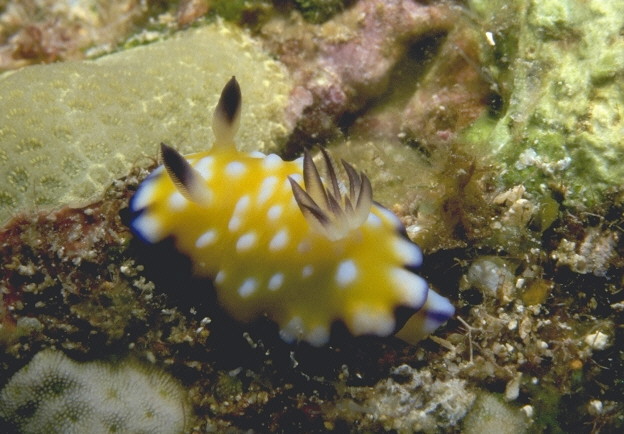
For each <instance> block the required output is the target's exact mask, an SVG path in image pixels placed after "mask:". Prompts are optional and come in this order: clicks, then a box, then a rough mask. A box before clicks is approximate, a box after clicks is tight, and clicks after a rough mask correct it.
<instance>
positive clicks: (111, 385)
mask: <svg viewBox="0 0 624 434" xmlns="http://www.w3.org/2000/svg"><path fill="white" fill-rule="evenodd" d="M0 426H4V427H5V428H7V429H8V427H11V429H12V430H16V431H17V432H22V433H32V434H44V433H46V434H47V433H68V432H75V433H78V432H90V433H94V434H100V433H102V434H104V433H110V432H137V433H138V432H146V433H147V432H149V433H163V434H173V433H184V432H187V429H188V427H189V426H190V408H189V403H188V400H187V397H186V392H185V390H184V389H183V388H182V387H181V386H180V385H179V384H178V383H177V382H176V381H175V380H173V378H171V376H169V375H168V374H166V373H165V372H164V371H160V370H159V369H157V368H155V367H153V366H145V365H142V364H139V363H132V362H129V361H124V362H117V363H115V364H112V363H106V362H101V361H95V362H83V363H78V362H75V361H73V360H71V359H70V358H68V357H67V356H65V355H64V354H63V353H62V352H60V351H55V350H43V351H41V352H39V353H37V355H35V356H34V357H33V359H32V360H31V361H30V362H29V363H28V365H26V366H25V367H24V368H22V369H21V370H20V371H18V372H17V373H16V374H15V375H13V377H11V379H10V380H9V382H8V383H7V384H6V385H5V386H4V388H3V389H2V391H1V392H0Z"/></svg>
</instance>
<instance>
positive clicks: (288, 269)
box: [130, 77, 454, 346]
mask: <svg viewBox="0 0 624 434" xmlns="http://www.w3.org/2000/svg"><path fill="white" fill-rule="evenodd" d="M240 111H241V93H240V88H239V85H238V83H237V82H236V79H235V78H234V77H232V79H231V80H230V81H229V82H228V83H227V85H226V86H225V88H224V89H223V92H222V94H221V97H220V100H219V102H218V104H217V107H216V109H215V113H214V115H213V121H212V128H213V131H214V135H215V142H214V145H213V146H212V149H211V150H209V151H206V152H199V153H195V154H191V155H187V156H182V155H180V154H179V153H178V152H177V151H175V150H174V149H172V148H171V147H169V146H167V145H165V144H162V145H161V156H162V160H163V165H162V166H160V167H158V168H157V169H156V170H154V172H153V173H152V174H150V176H148V178H146V179H145V181H144V182H143V183H142V184H141V185H140V186H139V188H138V190H137V192H136V193H135V195H134V197H133V198H132V199H131V201H130V210H131V212H132V214H133V217H132V221H131V223H130V226H131V229H132V231H133V232H134V234H136V235H137V236H138V237H140V238H141V239H143V240H144V241H145V242H147V243H157V242H159V241H162V240H164V239H165V238H169V237H173V240H174V243H175V246H176V248H177V249H178V250H179V251H180V252H181V253H183V254H184V255H186V256H188V257H189V258H190V260H191V262H192V266H193V272H194V273H195V274H196V275H198V276H201V277H208V278H210V279H212V280H213V282H214V286H215V291H216V296H217V300H218V302H219V303H220V305H221V306H222V307H223V308H224V309H225V310H226V311H227V312H228V313H229V314H230V315H231V316H232V317H233V318H235V319H237V320H240V321H243V322H248V321H252V320H254V319H256V318H258V317H259V316H262V315H266V316H267V317H269V318H270V319H271V320H273V321H274V322H275V323H277V325H278V326H279V329H280V336H281V337H282V338H283V339H284V340H285V341H287V342H292V341H295V340H304V341H307V342H308V343H310V344H312V345H314V346H320V345H324V344H326V343H327V342H328V340H329V337H330V332H331V329H332V324H334V323H335V322H337V321H342V323H343V324H344V325H345V326H346V328H347V329H348V330H349V331H350V332H351V333H352V334H353V335H356V336H357V335H368V334H372V335H379V336H388V335H390V334H392V333H394V332H395V331H396V330H397V328H398V327H399V326H400V325H401V324H399V323H398V321H397V316H396V312H397V310H398V309H399V308H407V309H408V311H410V310H411V311H413V312H418V313H417V314H416V315H415V319H414V320H412V321H415V324H416V325H415V326H414V325H412V328H413V329H416V334H419V335H421V336H424V335H427V334H428V333H430V332H432V331H433V330H435V328H437V327H438V326H439V325H441V324H442V323H444V322H445V321H446V320H447V319H448V318H449V317H450V316H452V315H453V313H454V308H453V306H452V305H451V303H450V302H449V301H448V300H447V299H446V298H444V297H442V296H440V295H438V294H436V293H435V292H434V291H433V290H431V289H429V287H428V285H427V283H426V282H425V281H424V279H422V278H421V277H420V276H418V275H417V274H415V273H414V272H413V271H412V270H413V269H414V267H417V266H419V265H420V264H421V261H422V254H421V251H420V249H419V248H418V247H417V246H416V245H415V244H413V243H411V242H410V241H409V240H408V239H407V238H406V236H404V235H403V234H404V229H403V226H402V225H401V223H400V221H399V219H398V218H397V217H396V216H395V215H393V214H392V213H391V212H390V211H388V210H387V209H385V208H383V207H382V206H380V205H378V204H376V203H375V202H373V200H372V188H371V184H370V181H369V180H368V178H367V177H366V176H365V175H364V174H363V173H358V172H357V171H356V170H355V169H354V168H353V167H352V166H350V165H349V164H347V163H346V162H343V163H342V164H343V166H344V171H345V173H346V177H345V179H346V182H341V181H340V180H339V177H338V175H337V168H336V167H335V166H334V164H333V163H332V161H331V159H330V157H329V156H328V154H327V152H326V151H324V150H323V151H322V153H321V157H322V158H321V161H320V162H319V164H318V165H317V164H316V163H315V162H314V160H313V158H312V157H311V155H310V154H309V153H308V152H305V155H304V156H303V157H302V158H299V159H297V160H294V161H284V160H282V159H281V158H280V157H279V156H277V155H276V154H269V155H265V154H264V153H261V152H250V153H243V152H239V151H238V150H237V149H236V146H235V143H234V135H235V133H236V131H237V129H238V125H239V119H240ZM323 168H324V171H323V170H321V171H319V169H323ZM321 174H323V176H322V175H321ZM402 233H403V234H402ZM404 310H405V309H403V311H404Z"/></svg>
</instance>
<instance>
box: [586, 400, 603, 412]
mask: <svg viewBox="0 0 624 434" xmlns="http://www.w3.org/2000/svg"><path fill="white" fill-rule="evenodd" d="M587 411H588V412H589V414H591V415H592V416H599V415H601V414H602V401H599V400H598V399H592V400H591V401H589V404H587Z"/></svg>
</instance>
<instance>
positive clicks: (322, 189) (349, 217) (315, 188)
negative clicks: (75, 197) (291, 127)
mask: <svg viewBox="0 0 624 434" xmlns="http://www.w3.org/2000/svg"><path fill="white" fill-rule="evenodd" d="M321 153H322V156H323V162H324V165H325V172H326V174H327V177H328V178H329V186H325V184H324V183H323V180H322V178H321V176H320V174H319V171H318V168H317V167H316V164H315V163H314V160H313V159H312V157H311V155H310V153H309V152H308V151H307V150H305V151H304V157H303V182H304V185H305V190H304V189H303V188H302V187H301V186H300V185H299V184H298V183H297V182H296V181H295V180H294V179H292V177H288V180H289V181H290V185H291V186H292V190H293V195H294V196H295V200H296V201H297V205H299V209H301V212H302V213H303V215H304V217H305V218H306V220H307V221H308V222H309V223H310V225H311V226H312V227H313V228H314V229H315V230H317V232H320V233H322V234H324V235H325V236H326V237H327V238H328V239H330V240H332V241H333V240H339V239H341V238H344V237H345V236H346V235H347V234H348V233H349V232H350V231H351V230H353V229H355V228H358V227H360V226H361V225H362V223H364V222H365V221H366V218H367V217H368V214H369V213H370V208H371V205H372V204H373V189H372V187H371V183H370V181H369V180H368V178H367V177H366V175H364V173H360V174H358V173H357V171H356V170H355V169H354V168H353V166H351V165H350V164H349V163H347V162H346V161H344V160H341V162H342V165H343V167H344V169H345V171H346V172H347V176H348V178H349V188H348V191H347V192H344V193H343V192H342V191H341V189H340V184H339V183H338V177H337V176H336V171H335V169H334V165H333V164H332V161H331V158H330V157H329V155H328V154H327V151H326V150H325V149H323V148H321Z"/></svg>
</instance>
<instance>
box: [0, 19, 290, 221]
mask: <svg viewBox="0 0 624 434" xmlns="http://www.w3.org/2000/svg"><path fill="white" fill-rule="evenodd" d="M232 75H236V76H237V78H238V81H239V82H240V83H241V87H242V88H243V92H244V95H245V101H244V108H243V110H244V111H245V114H244V116H243V121H242V125H241V131H240V133H239V135H238V137H239V144H240V146H241V148H243V149H246V150H251V149H255V150H262V151H270V150H275V149H276V147H277V144H278V143H279V141H280V140H281V139H283V137H284V136H285V135H286V133H287V127H286V126H285V124H284V123H283V122H282V119H283V116H282V112H283V109H284V107H285V104H286V102H287V94H288V92H289V90H290V86H291V85H290V81H289V78H288V76H287V73H286V72H285V70H284V69H283V68H282V67H281V66H280V64H278V63H277V62H275V61H273V60H272V59H270V57H269V56H268V55H267V54H266V53H265V52H264V51H263V50H262V49H261V48H260V46H259V45H258V44H257V43H255V42H253V41H252V40H251V39H250V38H249V37H248V36H247V35H246V34H245V33H244V32H243V31H241V30H240V29H237V28H235V27H230V26H226V25H224V24H220V23H217V24H215V25H210V26H206V27H203V28H200V29H195V30H189V31H186V32H181V33H178V34H177V35H175V36H174V37H172V38H171V39H169V40H166V41H163V42H158V43H154V44H151V45H147V46H142V47H136V48H133V49H129V50H126V51H124V52H121V53H117V54H113V55H109V56H106V57H102V58H100V59H98V60H96V61H84V62H67V63H60V64H54V65H44V66H31V67H28V68H24V69H22V70H20V71H16V72H13V73H8V74H5V75H4V76H2V77H0V147H1V149H2V153H1V154H0V185H2V187H1V188H0V222H2V221H5V220H6V219H7V218H9V217H10V216H11V215H12V214H15V213H17V212H19V211H23V210H26V209H29V208H32V207H40V206H59V205H64V204H70V205H75V204H81V203H85V202H87V201H88V200H89V199H92V198H93V197H95V196H96V195H97V194H98V193H99V192H101V191H103V189H104V188H105V186H106V185H108V184H109V183H110V182H112V181H113V180H114V179H115V178H117V177H119V176H121V175H123V174H125V173H128V171H129V169H130V168H131V167H132V166H134V165H137V164H142V165H146V164H149V162H150V159H151V158H154V157H156V155H157V149H158V145H159V143H160V142H161V141H164V142H167V143H170V144H172V145H174V146H175V147H176V148H177V149H179V150H180V151H181V152H183V153H188V152H191V151H198V150H203V149H206V148H208V147H209V146H210V143H212V140H213V137H212V131H211V130H210V113H212V109H213V107H214V105H215V104H216V101H217V98H218V96H219V92H220V89H221V88H222V87H223V84H224V83H225V82H226V81H227V80H228V79H229V78H230V77H231V76H232ZM145 157H150V158H145Z"/></svg>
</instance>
